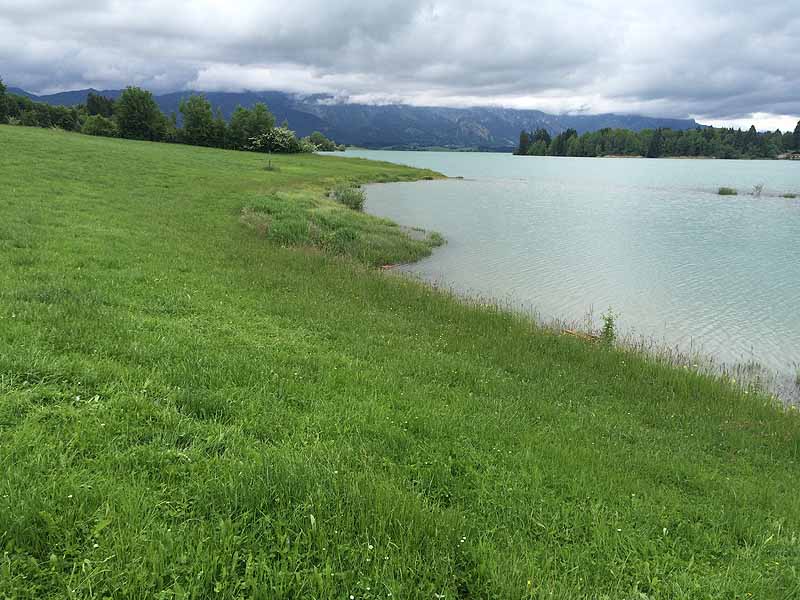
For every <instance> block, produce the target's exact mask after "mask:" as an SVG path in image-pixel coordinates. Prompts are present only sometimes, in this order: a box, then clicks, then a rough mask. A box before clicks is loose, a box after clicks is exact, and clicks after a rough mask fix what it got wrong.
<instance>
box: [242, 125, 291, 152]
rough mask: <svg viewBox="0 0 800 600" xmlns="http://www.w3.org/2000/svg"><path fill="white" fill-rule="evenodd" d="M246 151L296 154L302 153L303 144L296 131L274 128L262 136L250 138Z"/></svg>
mask: <svg viewBox="0 0 800 600" xmlns="http://www.w3.org/2000/svg"><path fill="white" fill-rule="evenodd" d="M246 149H247V150H252V151H253V152H276V153H279V154H295V153H298V152H300V151H301V144H300V140H298V139H297V136H296V135H295V134H294V131H292V130H290V129H289V128H287V127H273V128H272V129H270V130H269V131H266V132H264V133H262V134H261V135H257V136H255V137H252V138H250V143H249V144H248V146H247V148H246Z"/></svg>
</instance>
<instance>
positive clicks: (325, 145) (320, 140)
mask: <svg viewBox="0 0 800 600" xmlns="http://www.w3.org/2000/svg"><path fill="white" fill-rule="evenodd" d="M308 137H309V139H310V140H311V142H312V143H313V144H314V145H315V146H316V147H317V149H318V150H321V151H322V152H335V151H336V150H337V146H336V142H334V141H333V140H331V139H328V138H327V137H325V135H323V134H322V133H320V132H319V131H315V132H314V133H312V134H311V135H310V136H308Z"/></svg>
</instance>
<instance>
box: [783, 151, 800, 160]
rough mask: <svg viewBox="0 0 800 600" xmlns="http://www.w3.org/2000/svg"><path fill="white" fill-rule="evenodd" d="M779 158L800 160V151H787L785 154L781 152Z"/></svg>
mask: <svg viewBox="0 0 800 600" xmlns="http://www.w3.org/2000/svg"><path fill="white" fill-rule="evenodd" d="M778 158H779V159H780V160H800V152H786V153H785V154H779V155H778Z"/></svg>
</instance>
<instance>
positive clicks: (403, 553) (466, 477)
mask: <svg viewBox="0 0 800 600" xmlns="http://www.w3.org/2000/svg"><path fill="white" fill-rule="evenodd" d="M0 157H2V160H0V216H2V218H0V266H2V268H0V597H6V598H15V599H17V598H160V599H164V598H270V599H272V598H350V597H353V598H359V599H360V598H388V597H393V598H437V597H438V598H442V597H444V598H564V599H567V598H570V599H572V598H609V599H618V598H626V599H627V598H630V599H634V598H635V599H637V600H641V599H643V598H649V599H656V598H658V599H661V598H663V599H667V598H669V599H673V598H704V599H705V598H720V599H722V598H726V599H728V598H742V599H745V598H776V599H778V598H780V599H789V598H793V597H795V596H796V595H797V594H798V593H800V572H798V569H800V558H798V557H799V556H800V537H799V536H800V502H798V501H797V490H798V489H799V488H800V470H799V469H798V455H799V454H800V420H799V419H798V417H797V415H796V414H793V413H786V412H782V411H780V410H779V409H777V408H775V407H773V406H770V405H768V404H767V403H766V402H764V401H761V400H759V399H757V398H753V397H750V396H747V395H745V394H744V393H743V392H741V391H738V390H735V389H732V388H731V387H729V386H727V385H725V384H724V383H721V382H719V381H715V380H713V379H710V378H707V377H703V376H700V375H697V374H693V373H690V372H687V371H684V370H678V369H673V368H668V367H665V366H661V365H657V364H655V363H653V362H648V361H645V360H642V359H640V358H637V357H635V356H633V355H628V354H623V353H620V352H617V351H613V350H606V349H603V348H600V347H598V346H596V345H591V344H587V343H585V342H583V341H581V340H577V339H572V338H566V337H558V336H555V335H552V334H549V333H546V332H542V331H539V330H537V329H536V327H535V326H533V325H532V324H531V323H530V322H528V321H526V320H525V319H523V318H522V317H519V316H514V315H511V314H508V313H504V312H502V311H496V310H491V309H485V308H478V307H471V306H467V305H465V304H463V303H460V302H458V301H457V300H455V299H453V298H451V297H448V296H446V295H444V294H441V293H438V292H436V291H434V290H432V289H429V288H426V287H423V286H421V285H419V284H417V283H414V282H411V281H407V280H404V279H402V278H399V277H395V276H392V275H386V274H383V273H381V272H380V271H379V270H377V269H375V268H373V267H372V266H368V265H380V264H384V263H390V262H396V261H398V260H407V259H410V258H414V257H418V256H421V255H424V254H425V253H427V252H429V251H430V243H429V242H426V241H424V240H423V241H414V240H411V239H410V238H408V237H405V236H404V234H403V232H402V231H400V230H399V229H398V228H396V227H393V226H391V225H390V224H388V223H386V222H383V221H379V220H377V219H374V218H371V217H368V216H364V215H359V214H357V213H354V212H347V211H346V209H344V208H341V207H338V206H335V205H333V204H332V203H330V202H329V201H328V200H326V199H325V193H326V192H327V191H328V190H329V189H330V188H331V187H333V186H334V184H335V183H336V182H338V181H341V180H343V179H347V180H349V181H351V182H365V181H388V180H400V179H412V178H419V177H422V176H431V175H432V174H430V173H426V172H419V171H414V170H411V169H407V168H404V167H399V166H392V165H386V164H382V163H371V162H368V161H360V160H346V159H341V158H334V157H319V156H297V157H291V158H289V157H281V158H279V159H276V160H274V162H275V163H277V166H278V168H279V169H278V170H277V171H269V172H268V171H265V170H264V169H263V165H264V160H265V159H264V157H262V156H258V155H253V154H245V153H236V152H226V151H220V150H210V149H203V148H192V147H182V146H168V145H159V144H150V143H137V142H125V141H118V140H111V139H100V138H90V137H85V136H78V135H71V134H64V133H59V132H51V131H45V130H34V129H24V128H11V127H0ZM253 215H256V217H253ZM265 223H266V224H265ZM315 228H316V229H315ZM345 230H347V231H349V233H346V234H343V233H339V232H341V231H345ZM324 240H338V241H336V242H335V243H334V242H325V241H324Z"/></svg>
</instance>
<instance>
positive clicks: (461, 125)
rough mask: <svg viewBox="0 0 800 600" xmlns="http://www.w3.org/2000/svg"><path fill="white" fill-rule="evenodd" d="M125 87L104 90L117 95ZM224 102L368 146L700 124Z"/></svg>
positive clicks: (308, 101)
mask: <svg viewBox="0 0 800 600" xmlns="http://www.w3.org/2000/svg"><path fill="white" fill-rule="evenodd" d="M90 91H96V90H78V91H72V92H62V93H59V94H52V95H49V96H35V95H33V94H29V93H27V92H24V91H23V90H19V89H14V88H11V89H9V92H11V93H16V94H21V95H25V96H28V97H29V98H32V99H33V100H36V101H39V102H45V103H47V104H55V105H62V106H71V105H75V104H81V103H84V102H85V101H86V96H87V95H88V93H89V92H90ZM121 92H122V90H105V91H101V92H99V93H100V94H102V95H104V96H108V97H111V98H117V97H119V95H120V93H121ZM191 93H198V92H175V93H171V94H163V95H160V96H156V102H157V103H158V105H159V107H160V108H161V110H162V111H163V112H164V113H166V114H171V113H178V104H179V103H180V101H181V99H183V98H186V97H188V96H189V95H190V94H191ZM201 93H203V95H205V96H206V98H208V100H209V101H210V102H211V104H212V105H213V106H214V107H215V109H216V108H219V109H220V110H221V112H222V114H223V116H224V117H225V118H230V115H231V114H232V113H233V111H234V109H235V108H236V107H237V106H239V105H241V106H244V107H245V108H249V107H252V106H253V105H254V104H255V103H256V102H264V103H266V104H267V106H268V107H269V109H270V111H271V112H272V113H273V114H274V115H275V118H276V121H277V122H278V123H280V122H282V121H284V120H287V121H288V122H289V123H290V124H291V126H292V129H294V130H295V131H296V132H297V134H298V135H299V136H306V135H309V134H311V133H312V132H313V131H321V132H322V133H324V134H325V135H327V136H328V137H330V138H332V139H335V140H336V141H337V142H340V143H343V144H348V145H354V146H363V147H366V148H403V149H412V148H431V147H443V148H455V149H465V148H469V149H481V150H509V151H510V150H512V149H514V148H516V147H517V145H518V143H519V132H520V131H521V130H523V129H524V130H527V131H535V130H536V129H545V130H547V131H548V132H549V133H550V134H551V135H553V136H555V135H557V134H559V133H561V132H564V131H567V130H569V129H574V130H576V131H577V132H578V133H585V132H592V131H598V130H601V129H606V128H619V129H630V130H633V131H641V130H644V129H656V128H670V129H673V130H686V129H694V128H696V127H697V123H696V122H695V121H693V120H680V119H658V118H649V117H640V116H635V115H615V114H605V115H551V114H548V113H544V112H541V111H537V110H514V109H508V108H435V107H417V106H407V105H388V106H374V105H365V104H342V103H335V102H333V99H332V98H331V97H329V96H323V95H317V96H305V97H301V96H296V95H293V94H286V93H283V92H242V93H232V92H207V93H206V92H201Z"/></svg>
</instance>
